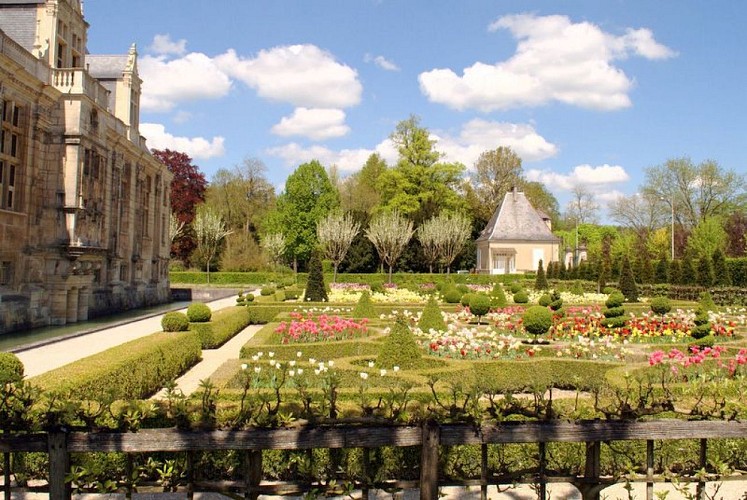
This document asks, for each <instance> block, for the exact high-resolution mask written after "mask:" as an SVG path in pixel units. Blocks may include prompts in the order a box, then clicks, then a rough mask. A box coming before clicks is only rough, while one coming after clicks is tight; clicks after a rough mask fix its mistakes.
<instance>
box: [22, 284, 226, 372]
mask: <svg viewBox="0 0 747 500" xmlns="http://www.w3.org/2000/svg"><path fill="white" fill-rule="evenodd" d="M207 304H208V305H209V306H210V308H211V309H212V310H213V311H217V310H218V309H223V308H224V307H229V306H233V305H236V297H234V296H231V297H227V298H224V299H219V300H214V301H212V302H207ZM186 310H187V309H186V308H184V309H180V311H182V312H186ZM162 317H163V314H158V315H156V316H151V317H148V318H144V319H140V320H134V321H129V322H127V323H125V324H120V325H116V326H112V327H109V328H104V329H101V330H98V331H95V332H91V333H86V334H85V335H80V336H77V337H73V338H66V339H63V340H60V341H57V342H52V343H49V344H46V345H41V346H39V347H33V348H30V349H27V350H23V351H20V352H17V353H16V356H18V359H20V360H21V362H22V363H23V366H24V374H25V375H26V377H27V378H29V377H34V376H36V375H40V374H42V373H45V372H48V371H50V370H54V369H55V368H59V367H61V366H64V365H67V364H69V363H72V362H73V361H77V360H79V359H81V358H85V357H88V356H92V355H93V354H97V353H99V352H102V351H105V350H107V349H111V348H112V347H115V346H118V345H120V344H124V343H125V342H129V341H131V340H135V339H138V338H140V337H145V336H146V335H150V334H152V333H155V332H160V331H161V318H162ZM238 352H239V351H238V349H237V350H236V352H235V353H234V357H238Z"/></svg>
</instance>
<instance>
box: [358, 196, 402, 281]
mask: <svg viewBox="0 0 747 500" xmlns="http://www.w3.org/2000/svg"><path fill="white" fill-rule="evenodd" d="M412 234H413V229H412V221H409V220H407V219H405V218H404V217H403V216H401V215H400V213H399V212H398V211H397V210H394V211H393V212H385V213H383V214H381V215H379V216H378V217H376V218H375V219H374V220H372V221H371V223H370V224H369V226H368V229H367V230H366V237H367V238H368V239H369V240H371V243H373V245H374V246H375V247H376V251H377V252H378V253H379V257H380V258H381V260H382V261H384V263H386V264H387V265H388V266H389V283H391V282H392V267H393V266H394V263H395V262H397V259H399V256H400V255H402V251H403V250H404V249H405V246H406V245H407V242H408V241H410V238H412Z"/></svg>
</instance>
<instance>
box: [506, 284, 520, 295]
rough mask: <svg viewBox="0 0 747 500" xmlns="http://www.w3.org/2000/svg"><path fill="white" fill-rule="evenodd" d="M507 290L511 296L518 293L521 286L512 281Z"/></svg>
mask: <svg viewBox="0 0 747 500" xmlns="http://www.w3.org/2000/svg"><path fill="white" fill-rule="evenodd" d="M509 290H511V293H513V294H516V293H519V292H520V291H521V284H520V283H518V282H516V281H514V282H513V283H511V286H510V287H509Z"/></svg>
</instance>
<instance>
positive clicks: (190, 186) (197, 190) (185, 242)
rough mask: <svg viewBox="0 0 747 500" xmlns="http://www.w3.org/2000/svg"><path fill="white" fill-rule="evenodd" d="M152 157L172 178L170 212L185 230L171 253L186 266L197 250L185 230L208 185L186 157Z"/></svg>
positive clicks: (169, 154) (173, 153)
mask: <svg viewBox="0 0 747 500" xmlns="http://www.w3.org/2000/svg"><path fill="white" fill-rule="evenodd" d="M151 153H152V154H153V156H154V157H155V158H156V159H157V160H158V161H160V162H161V163H163V164H164V165H166V168H168V169H169V172H171V173H172V174H173V175H174V178H173V179H172V180H171V212H172V213H173V214H175V215H176V218H177V219H178V220H179V222H183V223H184V224H185V225H186V226H187V227H185V229H184V231H183V232H182V234H181V236H180V237H178V238H176V239H175V240H174V242H172V246H171V253H172V254H173V255H174V256H175V257H176V258H178V259H180V260H182V261H185V262H186V261H188V260H189V256H190V254H191V253H192V251H194V249H195V248H196V247H197V241H196V240H195V238H194V236H193V234H194V233H193V231H191V230H190V228H189V227H188V226H189V225H190V224H191V223H192V221H193V220H194V218H195V215H196V210H197V207H198V206H199V205H200V204H201V203H202V202H204V201H205V189H206V188H207V181H206V180H205V175H204V174H203V173H202V172H200V170H199V168H198V167H197V166H195V165H193V164H192V158H190V157H189V156H188V155H186V154H184V153H180V152H178V151H172V150H170V149H164V150H158V149H154V150H152V151H151Z"/></svg>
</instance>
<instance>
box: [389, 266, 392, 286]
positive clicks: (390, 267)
mask: <svg viewBox="0 0 747 500" xmlns="http://www.w3.org/2000/svg"><path fill="white" fill-rule="evenodd" d="M389 284H390V285H391V284H392V265H391V264H389Z"/></svg>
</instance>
